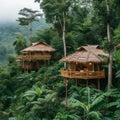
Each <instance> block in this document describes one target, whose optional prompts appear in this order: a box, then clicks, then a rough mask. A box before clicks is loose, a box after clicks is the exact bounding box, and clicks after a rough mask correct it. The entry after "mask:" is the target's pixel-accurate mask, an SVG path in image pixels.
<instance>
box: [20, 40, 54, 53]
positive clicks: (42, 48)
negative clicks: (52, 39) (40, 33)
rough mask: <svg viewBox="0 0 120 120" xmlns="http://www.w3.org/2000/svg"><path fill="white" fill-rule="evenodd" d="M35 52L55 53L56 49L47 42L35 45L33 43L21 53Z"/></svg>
mask: <svg viewBox="0 0 120 120" xmlns="http://www.w3.org/2000/svg"><path fill="white" fill-rule="evenodd" d="M33 51H48V52H53V51H55V49H54V48H52V47H51V46H50V45H48V44H47V43H45V42H35V43H32V45H31V46H29V47H27V48H25V49H23V50H21V52H33Z"/></svg>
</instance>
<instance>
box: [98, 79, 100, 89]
mask: <svg viewBox="0 0 120 120" xmlns="http://www.w3.org/2000/svg"><path fill="white" fill-rule="evenodd" d="M98 89H100V79H98Z"/></svg>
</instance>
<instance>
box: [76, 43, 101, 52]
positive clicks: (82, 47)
mask: <svg viewBox="0 0 120 120" xmlns="http://www.w3.org/2000/svg"><path fill="white" fill-rule="evenodd" d="M88 47H89V48H92V49H97V48H99V45H90V44H87V45H84V46H81V47H79V48H77V50H78V51H80V50H82V49H84V50H88Z"/></svg>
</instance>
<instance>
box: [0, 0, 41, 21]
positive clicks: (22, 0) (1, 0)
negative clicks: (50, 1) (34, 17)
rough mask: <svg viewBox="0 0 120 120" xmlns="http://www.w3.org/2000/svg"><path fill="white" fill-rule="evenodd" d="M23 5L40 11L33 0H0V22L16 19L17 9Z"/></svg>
mask: <svg viewBox="0 0 120 120" xmlns="http://www.w3.org/2000/svg"><path fill="white" fill-rule="evenodd" d="M24 7H26V8H31V9H33V10H39V11H40V8H39V4H38V3H35V2H34V0H0V22H6V21H9V22H14V21H16V19H17V18H18V12H19V10H20V9H23V8H24Z"/></svg>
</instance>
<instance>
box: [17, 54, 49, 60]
mask: <svg viewBox="0 0 120 120" xmlns="http://www.w3.org/2000/svg"><path fill="white" fill-rule="evenodd" d="M50 58H51V55H19V56H18V57H17V60H26V61H29V60H40V59H50Z"/></svg>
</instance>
